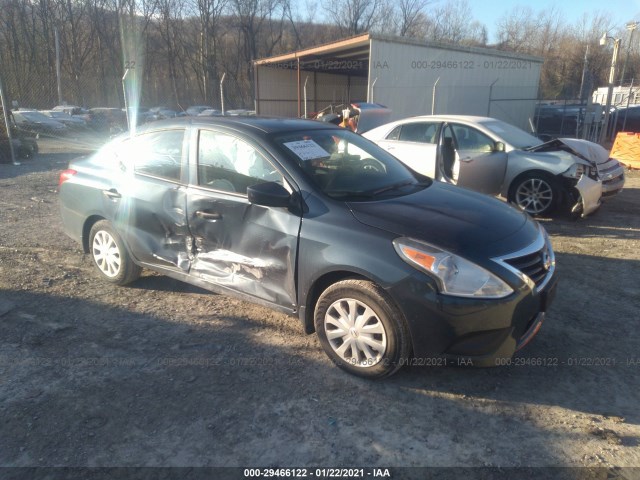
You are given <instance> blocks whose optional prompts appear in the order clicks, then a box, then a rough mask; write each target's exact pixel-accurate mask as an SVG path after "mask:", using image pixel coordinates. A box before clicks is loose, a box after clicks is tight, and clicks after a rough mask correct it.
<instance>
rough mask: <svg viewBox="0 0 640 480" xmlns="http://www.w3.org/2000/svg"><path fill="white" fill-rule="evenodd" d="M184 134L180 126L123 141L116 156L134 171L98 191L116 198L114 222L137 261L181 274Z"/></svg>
mask: <svg viewBox="0 0 640 480" xmlns="http://www.w3.org/2000/svg"><path fill="white" fill-rule="evenodd" d="M184 139H185V129H184V128H175V129H168V130H156V131H152V132H148V133H142V134H139V135H137V136H135V137H133V138H130V139H126V140H124V141H123V142H122V145H121V148H120V151H121V152H122V154H121V155H122V156H123V157H126V160H127V162H126V163H127V165H128V166H129V167H127V168H128V169H130V166H131V165H132V166H133V172H131V171H129V172H128V173H127V174H126V175H124V176H123V177H122V179H121V181H120V184H119V185H114V186H113V187H112V188H110V189H108V190H104V191H103V194H104V195H105V197H106V198H109V200H110V201H112V202H117V203H118V209H117V213H116V215H115V218H114V219H113V220H114V223H115V225H116V228H117V229H118V231H119V232H120V233H121V235H122V236H123V237H124V239H125V241H126V243H127V245H128V246H129V250H130V251H131V253H132V254H133V256H134V257H135V258H136V260H138V262H140V263H143V264H149V265H153V266H160V267H163V268H168V269H174V270H179V271H181V272H183V273H186V271H188V269H189V264H188V254H187V251H188V248H189V243H190V239H189V229H188V225H187V219H186V215H185V206H186V188H185V187H184V186H183V179H185V178H186V173H187V172H186V166H187V155H186V150H187V149H186V148H184ZM123 165H124V162H123ZM123 168H124V167H123Z"/></svg>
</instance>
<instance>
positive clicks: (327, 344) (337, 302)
mask: <svg viewBox="0 0 640 480" xmlns="http://www.w3.org/2000/svg"><path fill="white" fill-rule="evenodd" d="M314 320H315V327H316V332H317V333H318V338H319V339H320V343H321V344H322V347H323V348H324V351H325V352H326V354H327V355H328V356H329V358H331V360H333V362H334V363H335V364H336V365H337V366H338V367H340V368H342V369H343V370H346V371H348V372H349V373H352V374H354V375H358V376H360V377H365V378H381V377H386V376H389V375H392V374H393V373H395V372H396V371H397V370H398V369H399V368H400V367H402V365H404V364H405V363H406V359H407V358H408V356H409V353H410V344H409V331H408V328H407V326H406V323H405V320H404V316H403V315H402V312H400V310H399V309H398V308H397V307H396V306H395V305H394V303H393V301H392V300H391V299H390V298H389V296H388V295H387V294H386V293H385V292H384V290H382V289H381V288H380V287H378V286H377V285H375V284H374V283H372V282H369V281H365V280H355V279H350V280H343V281H340V282H337V283H335V284H333V285H331V286H330V287H328V288H327V289H326V290H325V291H324V292H322V294H321V295H320V298H319V299H318V302H317V303H316V308H315V316H314Z"/></svg>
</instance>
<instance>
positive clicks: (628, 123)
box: [612, 105, 640, 133]
mask: <svg viewBox="0 0 640 480" xmlns="http://www.w3.org/2000/svg"><path fill="white" fill-rule="evenodd" d="M612 116H613V121H615V125H616V126H615V131H616V133H617V132H633V133H640V105H632V106H630V107H625V108H618V110H617V111H616V112H614V113H612Z"/></svg>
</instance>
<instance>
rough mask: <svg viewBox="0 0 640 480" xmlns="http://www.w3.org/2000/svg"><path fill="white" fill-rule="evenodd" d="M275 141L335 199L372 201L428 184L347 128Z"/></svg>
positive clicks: (283, 136) (293, 134)
mask: <svg viewBox="0 0 640 480" xmlns="http://www.w3.org/2000/svg"><path fill="white" fill-rule="evenodd" d="M274 143H275V144H276V146H277V147H278V149H279V150H280V151H281V152H282V153H284V154H285V155H286V156H288V157H289V158H292V159H293V160H294V161H295V162H296V163H297V164H298V165H299V166H300V168H301V169H302V170H303V171H304V172H306V174H307V175H308V176H309V177H310V178H311V180H312V181H313V183H314V184H315V185H316V186H317V187H318V188H319V189H320V190H321V191H322V192H324V193H325V194H326V195H328V196H330V197H332V198H336V199H341V200H349V201H358V200H372V199H378V198H383V197H388V196H398V195H406V194H409V193H413V192H415V191H416V190H417V189H421V188H424V186H425V183H424V182H422V183H421V180H419V179H417V178H416V177H415V176H414V174H413V173H412V172H411V171H410V170H409V169H407V168H406V167H405V166H404V165H403V164H402V163H400V161H399V160H397V159H396V158H395V157H393V156H391V155H389V154H388V153H387V152H386V151H384V150H382V149H381V148H380V147H378V146H377V145H375V144H373V143H371V142H370V141H368V140H366V139H364V138H363V137H361V136H360V135H358V134H355V133H353V132H351V131H349V130H346V129H335V130H334V129H327V130H324V129H322V130H307V131H298V132H290V133H286V134H280V135H278V136H276V137H275V138H274Z"/></svg>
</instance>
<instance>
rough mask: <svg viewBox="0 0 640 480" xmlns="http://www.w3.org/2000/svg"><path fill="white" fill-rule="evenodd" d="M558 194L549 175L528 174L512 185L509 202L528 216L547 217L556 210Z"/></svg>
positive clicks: (555, 185)
mask: <svg viewBox="0 0 640 480" xmlns="http://www.w3.org/2000/svg"><path fill="white" fill-rule="evenodd" d="M559 192H560V191H559V188H558V187H557V182H556V181H555V179H554V178H553V177H551V176H550V175H545V174H543V173H528V174H526V175H523V176H522V177H520V178H518V179H516V181H515V182H514V183H513V185H512V186H511V189H510V191H509V201H510V202H511V203H513V204H515V205H516V206H518V207H519V208H520V209H522V210H524V211H525V212H527V213H528V214H530V215H548V214H550V213H551V212H553V211H554V210H555V209H556V206H557V203H558V198H559V196H560V193H559Z"/></svg>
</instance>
